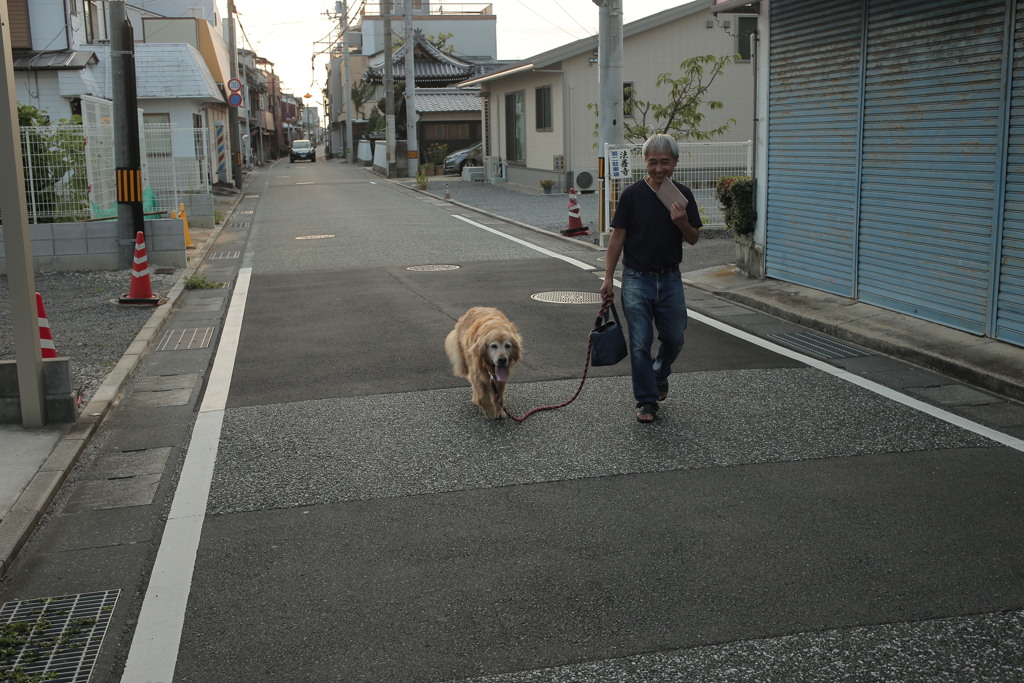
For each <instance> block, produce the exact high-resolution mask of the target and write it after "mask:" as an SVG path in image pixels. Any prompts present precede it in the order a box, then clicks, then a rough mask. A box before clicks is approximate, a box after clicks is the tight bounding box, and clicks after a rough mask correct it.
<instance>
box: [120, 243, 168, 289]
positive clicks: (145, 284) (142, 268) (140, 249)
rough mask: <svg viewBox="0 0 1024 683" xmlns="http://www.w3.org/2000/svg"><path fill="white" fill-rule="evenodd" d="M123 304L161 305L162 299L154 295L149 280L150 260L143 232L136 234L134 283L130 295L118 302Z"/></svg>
mask: <svg viewBox="0 0 1024 683" xmlns="http://www.w3.org/2000/svg"><path fill="white" fill-rule="evenodd" d="M117 301H118V303H122V304H159V303H160V301H161V300H160V297H158V296H156V295H155V294H153V285H152V283H151V282H150V280H149V258H147V256H146V236H145V235H143V234H142V231H141V230H140V231H139V232H137V233H135V262H134V263H133V264H132V281H131V284H130V285H129V287H128V293H127V294H126V295H124V296H122V297H121V298H120V299H118V300H117Z"/></svg>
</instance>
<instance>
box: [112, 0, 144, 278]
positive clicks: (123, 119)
mask: <svg viewBox="0 0 1024 683" xmlns="http://www.w3.org/2000/svg"><path fill="white" fill-rule="evenodd" d="M109 7H110V73H111V96H112V98H113V115H114V116H113V118H114V169H115V173H116V177H117V226H118V228H117V236H118V244H119V245H120V247H121V250H120V255H119V258H118V265H119V267H121V268H124V269H128V268H131V267H132V263H133V262H134V261H135V235H136V233H139V232H144V231H145V229H146V224H145V215H144V214H143V209H142V150H141V149H140V147H139V111H138V100H137V95H136V90H135V35H134V33H133V31H132V25H131V23H130V22H129V21H128V20H127V19H126V18H125V12H124V0H111V2H110V3H109Z"/></svg>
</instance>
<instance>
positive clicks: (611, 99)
mask: <svg viewBox="0 0 1024 683" xmlns="http://www.w3.org/2000/svg"><path fill="white" fill-rule="evenodd" d="M594 3H595V4H596V5H598V6H599V7H600V8H601V10H600V21H599V24H598V42H597V48H598V49H597V67H598V81H599V87H600V89H599V92H598V97H599V105H598V112H597V130H598V139H599V141H600V148H599V150H598V157H600V159H601V167H602V168H603V167H604V146H605V144H609V145H619V144H622V142H623V137H622V0H594ZM601 176H602V177H604V174H603V173H602V174H601Z"/></svg>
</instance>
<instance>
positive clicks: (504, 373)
mask: <svg viewBox="0 0 1024 683" xmlns="http://www.w3.org/2000/svg"><path fill="white" fill-rule="evenodd" d="M494 377H495V378H496V379H497V380H498V381H499V382H507V381H508V368H502V367H497V368H494Z"/></svg>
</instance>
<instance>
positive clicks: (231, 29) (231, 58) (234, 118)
mask: <svg viewBox="0 0 1024 683" xmlns="http://www.w3.org/2000/svg"><path fill="white" fill-rule="evenodd" d="M227 28H228V63H229V64H230V65H231V70H230V73H231V78H238V45H237V39H236V38H235V0H228V18H227ZM228 138H229V139H230V143H229V145H228V147H229V148H230V151H231V177H232V178H233V179H234V182H235V187H237V188H238V189H242V159H241V156H242V153H241V149H242V143H241V131H240V130H239V125H238V107H232V106H230V105H228Z"/></svg>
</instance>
